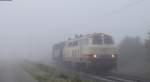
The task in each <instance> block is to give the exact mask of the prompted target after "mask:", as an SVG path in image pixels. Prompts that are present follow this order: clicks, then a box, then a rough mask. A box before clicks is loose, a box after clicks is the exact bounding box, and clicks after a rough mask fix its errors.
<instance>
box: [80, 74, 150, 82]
mask: <svg viewBox="0 0 150 82" xmlns="http://www.w3.org/2000/svg"><path fill="white" fill-rule="evenodd" d="M80 75H83V76H86V77H88V78H91V79H95V80H96V81H102V82H150V80H149V79H145V78H141V77H136V76H130V75H125V74H119V73H109V74H107V75H106V74H105V75H104V74H99V75H97V74H96V75H94V74H88V73H84V72H82V73H81V72H80Z"/></svg>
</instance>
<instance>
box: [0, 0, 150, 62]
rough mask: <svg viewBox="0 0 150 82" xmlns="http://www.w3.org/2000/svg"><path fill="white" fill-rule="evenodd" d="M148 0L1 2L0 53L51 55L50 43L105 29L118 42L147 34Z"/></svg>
mask: <svg viewBox="0 0 150 82" xmlns="http://www.w3.org/2000/svg"><path fill="white" fill-rule="evenodd" d="M149 4H150V1H148V0H113V1H110V0H44V1H43V0H13V1H11V2H4V1H3V2H0V11H1V12H0V45H1V46H0V57H1V58H6V59H9V58H29V59H45V58H46V59H49V57H50V55H51V46H52V45H53V44H54V43H57V42H59V41H64V40H66V39H67V38H68V37H73V36H74V35H75V34H89V33H94V32H103V33H107V34H110V35H112V36H113V37H114V39H115V42H116V43H117V44H118V43H119V42H120V41H121V39H123V38H124V37H125V36H126V35H129V36H140V37H141V38H142V39H144V38H145V36H146V33H147V32H148V29H149V24H150V23H149V21H150V16H149V14H150V11H149V7H150V6H149Z"/></svg>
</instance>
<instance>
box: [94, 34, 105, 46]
mask: <svg viewBox="0 0 150 82" xmlns="http://www.w3.org/2000/svg"><path fill="white" fill-rule="evenodd" d="M102 43H103V39H102V36H101V35H95V36H93V44H102Z"/></svg>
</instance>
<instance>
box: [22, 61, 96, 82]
mask: <svg viewBox="0 0 150 82" xmlns="http://www.w3.org/2000/svg"><path fill="white" fill-rule="evenodd" d="M25 70H26V71H27V72H28V73H29V74H30V75H31V76H32V77H33V78H35V79H36V80H37V81H38V82H94V81H92V80H87V79H81V78H80V75H78V74H76V73H74V74H72V73H66V72H62V71H60V70H57V69H56V68H54V67H52V66H47V65H43V64H39V63H31V62H30V64H29V63H28V64H26V65H25Z"/></svg>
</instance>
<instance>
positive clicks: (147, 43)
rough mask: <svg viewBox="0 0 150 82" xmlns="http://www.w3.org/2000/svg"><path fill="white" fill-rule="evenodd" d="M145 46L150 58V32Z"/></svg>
mask: <svg viewBox="0 0 150 82" xmlns="http://www.w3.org/2000/svg"><path fill="white" fill-rule="evenodd" d="M145 48H146V50H147V54H148V58H150V32H149V33H148V38H147V39H146V40H145Z"/></svg>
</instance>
